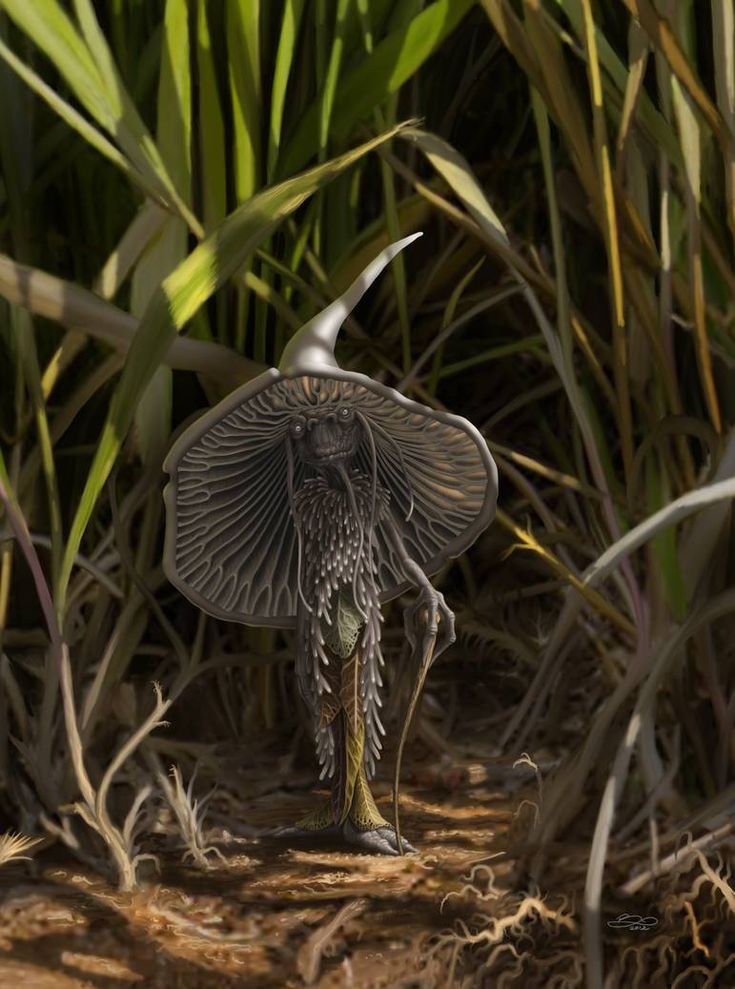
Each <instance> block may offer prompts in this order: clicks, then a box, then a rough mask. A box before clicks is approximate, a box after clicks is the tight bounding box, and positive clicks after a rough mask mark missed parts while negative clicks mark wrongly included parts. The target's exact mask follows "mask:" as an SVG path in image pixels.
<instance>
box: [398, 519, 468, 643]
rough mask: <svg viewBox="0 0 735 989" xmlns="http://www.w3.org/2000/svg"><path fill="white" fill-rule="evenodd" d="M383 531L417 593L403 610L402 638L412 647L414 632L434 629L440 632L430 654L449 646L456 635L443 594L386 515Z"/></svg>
mask: <svg viewBox="0 0 735 989" xmlns="http://www.w3.org/2000/svg"><path fill="white" fill-rule="evenodd" d="M383 528H384V531H385V532H386V533H387V534H388V537H389V539H390V542H391V545H392V546H393V548H394V549H395V551H396V553H397V554H398V558H399V559H400V561H401V564H402V565H403V570H404V572H405V574H406V576H407V577H408V578H409V580H411V581H412V582H413V583H414V584H415V585H416V587H418V589H419V597H418V599H417V600H416V603H415V604H414V605H412V606H411V607H410V608H407V609H406V611H405V612H404V616H403V620H404V625H405V629H406V638H407V639H408V641H409V643H410V644H411V646H412V648H414V647H415V646H416V638H417V632H418V631H419V629H421V632H422V633H423V635H424V636H428V635H431V636H434V635H437V632H440V633H441V634H440V635H439V637H438V638H437V641H436V646H435V647H434V657H435V658H436V656H438V655H439V653H441V652H444V650H445V649H446V648H447V647H448V646H450V645H451V644H452V643H453V642H454V640H455V638H456V635H455V633H454V612H453V611H451V609H450V608H449V606H448V605H447V603H446V601H445V600H444V595H443V594H441V593H440V592H439V591H437V590H436V589H435V588H434V587H433V586H432V584H431V581H430V580H429V578H428V577H427V576H426V574H425V573H424V571H423V570H422V569H421V567H420V566H419V565H418V563H417V562H416V561H415V560H412V559H411V557H410V556H409V554H408V550H407V549H406V545H405V543H404V542H403V538H402V536H401V534H400V532H399V531H398V528H397V526H396V524H395V522H394V521H393V519H392V518H390V517H389V518H387V519H386V520H385V522H384V525H383ZM424 612H425V617H424V621H421V619H422V617H423V614H422V613H424Z"/></svg>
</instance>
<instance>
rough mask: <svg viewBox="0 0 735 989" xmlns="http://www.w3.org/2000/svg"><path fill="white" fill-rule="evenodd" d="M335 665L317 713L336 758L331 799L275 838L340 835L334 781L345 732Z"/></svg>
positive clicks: (321, 727)
mask: <svg viewBox="0 0 735 989" xmlns="http://www.w3.org/2000/svg"><path fill="white" fill-rule="evenodd" d="M335 666H336V664H333V665H332V667H331V668H328V670H327V672H326V675H327V679H328V680H330V681H331V683H330V685H331V687H332V690H331V691H330V692H329V693H325V695H324V696H323V697H322V701H321V706H320V711H319V726H320V730H321V731H324V732H331V734H332V738H333V741H334V750H335V753H336V756H337V766H338V771H337V772H336V773H335V778H334V779H333V780H332V796H331V797H326V798H325V799H323V800H322V801H321V802H320V803H319V804H318V805H317V806H316V807H315V808H314V810H312V811H310V812H309V813H308V814H307V815H306V816H305V817H302V818H300V820H298V821H296V823H295V824H293V825H291V826H288V827H285V828H278V829H277V832H276V833H277V834H278V835H279V836H281V837H291V836H293V837H300V838H304V837H308V836H309V835H311V834H316V833H319V834H323V835H329V834H337V833H338V832H339V826H338V821H339V814H338V813H336V810H335V807H336V799H335V798H336V794H335V780H336V779H337V778H338V777H340V775H341V774H340V773H339V764H340V760H341V758H342V756H341V752H342V750H343V749H344V741H343V739H344V731H343V728H342V708H341V702H340V699H339V691H340V684H341V679H340V674H339V669H338V668H336V669H335Z"/></svg>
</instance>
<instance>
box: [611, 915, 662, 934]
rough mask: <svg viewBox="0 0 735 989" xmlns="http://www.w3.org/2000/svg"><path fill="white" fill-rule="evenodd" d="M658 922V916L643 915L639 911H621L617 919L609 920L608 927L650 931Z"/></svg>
mask: <svg viewBox="0 0 735 989" xmlns="http://www.w3.org/2000/svg"><path fill="white" fill-rule="evenodd" d="M657 924H658V918H657V917H641V916H640V914H637V913H621V914H619V915H618V916H617V917H616V918H615V920H608V922H607V926H608V927H615V928H617V929H620V928H625V929H627V930H629V931H650V930H651V928H652V927H655V926H656V925H657Z"/></svg>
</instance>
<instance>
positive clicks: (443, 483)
mask: <svg viewBox="0 0 735 989" xmlns="http://www.w3.org/2000/svg"><path fill="white" fill-rule="evenodd" d="M339 404H349V405H350V406H351V407H352V408H355V409H356V410H359V411H360V412H361V413H362V415H363V416H364V417H365V420H366V421H367V423H368V424H369V425H370V427H371V432H372V435H373V438H374V442H375V448H376V465H377V474H378V480H379V482H380V483H381V484H382V485H383V486H384V487H385V488H387V489H388V491H389V492H390V514H391V517H392V519H393V522H394V523H395V525H396V526H397V528H398V530H399V532H400V533H401V535H402V537H403V541H404V544H405V547H406V550H407V551H408V553H409V555H410V556H411V557H412V559H414V560H415V561H416V562H417V563H418V564H419V565H420V566H421V567H422V568H423V570H424V571H425V573H426V574H427V575H431V574H433V573H436V571H437V570H439V569H440V568H441V567H442V565H443V564H444V563H445V562H446V561H447V560H448V559H451V558H453V557H456V556H459V554H460V553H462V552H463V551H464V550H465V549H467V547H468V546H470V545H471V544H472V543H473V542H474V541H475V539H476V538H477V536H478V535H479V534H480V533H481V532H482V531H483V529H485V528H486V526H487V525H488V524H489V523H490V522H491V521H492V518H493V516H494V514H495V504H496V500H497V490H498V486H497V469H496V467H495V463H494V461H493V459H492V457H491V456H490V452H489V450H488V448H487V444H486V443H485V440H484V439H483V437H482V436H481V435H480V433H479V432H478V431H477V430H476V429H475V427H474V426H473V425H472V424H471V423H470V422H468V420H467V419H463V418H462V417H461V416H455V415H451V414H449V413H447V412H438V411H436V410H435V409H431V408H429V407H428V406H425V405H420V404H419V403H418V402H414V401H411V400H410V399H408V398H406V397H405V396H403V395H401V394H400V393H399V392H397V391H395V390H394V389H393V388H389V387H388V386H386V385H383V384H380V383H379V382H376V381H373V380H372V379H371V378H369V377H367V376H366V375H363V374H356V373H354V372H350V371H345V370H343V369H341V368H330V369H329V372H328V374H327V373H325V371H324V370H323V369H318V368H312V369H310V370H309V371H308V372H307V373H305V374H302V375H299V376H294V377H288V376H286V375H283V374H282V373H281V372H279V371H277V370H275V369H271V370H269V371H266V372H265V373H264V374H261V375H259V376H258V377H257V378H255V379H254V380H253V381H251V382H248V384H246V385H244V386H243V387H241V388H238V389H237V390H236V391H235V392H233V393H232V394H231V395H229V396H228V397H227V398H226V399H225V400H224V401H222V402H220V403H219V405H217V406H215V408H213V409H211V410H210V411H209V412H207V413H206V414H205V415H203V416H202V417H201V418H200V419H198V420H197V421H196V422H195V423H194V424H193V425H192V426H191V427H190V428H189V429H188V430H187V431H186V432H185V433H184V434H183V435H182V436H181V437H180V438H179V439H178V441H177V442H176V443H175V444H174V446H173V448H172V449H171V452H170V453H169V455H168V457H167V459H166V463H165V464H164V467H165V469H166V470H167V471H168V472H169V474H170V475H171V480H170V482H169V484H168V485H167V487H166V491H165V495H164V497H165V501H166V508H167V522H168V524H167V528H166V543H165V550H164V569H165V571H166V573H167V575H168V577H169V579H170V580H171V582H172V583H173V584H175V585H176V586H177V587H178V588H179V589H180V590H181V591H182V593H183V594H185V595H186V596H187V597H188V598H189V599H190V600H191V601H193V602H194V603H195V604H197V605H198V606H199V607H200V608H202V609H203V610H204V611H207V612H208V613H209V614H211V615H214V616H215V617H217V618H225V619H228V620H229V621H236V622H243V623H244V624H247V625H265V626H270V627H274V628H291V627H293V626H294V625H295V621H296V607H297V599H298V591H297V571H296V568H297V565H298V546H297V536H296V530H295V526H294V523H293V518H292V515H291V510H290V503H289V494H288V490H289V489H288V457H287V448H286V447H287V442H288V441H287V436H288V428H289V421H290V418H291V416H292V415H294V414H296V413H300V412H301V413H303V412H304V411H308V410H311V411H314V410H315V409H318V408H325V409H326V408H329V407H330V406H332V407H334V406H337V405H339ZM397 449H400V451H401V455H400V456H399V454H398V453H397ZM356 463H357V466H358V467H359V468H360V469H361V470H362V471H363V472H364V473H365V474H366V475H367V476H368V477H370V476H371V471H372V462H371V452H370V448H369V445H368V442H367V440H366V438H363V441H362V443H361V445H360V447H359V449H358V452H357V457H356ZM303 471H304V468H303V465H302V464H301V463H300V461H299V460H298V458H295V459H294V478H293V481H294V486H295V487H296V488H298V486H299V484H300V482H301V479H302V477H303ZM412 495H413V511H412V512H410V510H411V501H412ZM409 512H410V517H409V518H408V519H407V516H408V515H409ZM376 528H377V531H376V542H377V546H376V553H375V558H376V563H377V566H378V574H377V581H378V586H379V588H381V601H389V600H390V599H391V598H394V597H396V596H397V595H399V594H402V593H403V592H404V591H406V590H407V589H408V587H409V582H408V581H407V580H406V578H405V575H404V573H403V568H402V565H401V563H400V560H399V559H398V557H397V555H396V552H395V550H394V548H393V546H392V543H391V542H390V540H389V539H388V538H387V534H386V532H385V531H384V528H383V525H382V524H381V523H378V524H377V527H376Z"/></svg>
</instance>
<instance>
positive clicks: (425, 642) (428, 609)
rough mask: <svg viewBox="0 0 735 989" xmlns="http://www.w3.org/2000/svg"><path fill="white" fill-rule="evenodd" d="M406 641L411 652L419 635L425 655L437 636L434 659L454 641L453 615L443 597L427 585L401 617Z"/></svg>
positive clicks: (414, 649)
mask: <svg viewBox="0 0 735 989" xmlns="http://www.w3.org/2000/svg"><path fill="white" fill-rule="evenodd" d="M403 625H404V631H405V635H406V639H407V640H408V643H409V645H410V647H411V650H412V651H414V652H415V651H416V643H417V640H418V636H419V633H421V641H422V651H423V653H424V654H425V653H426V649H427V647H428V646H429V645H430V643H431V640H432V638H434V637H435V636H437V634H439V638H438V639H437V641H436V644H435V646H434V658H436V657H437V656H439V655H440V654H441V653H443V652H444V650H445V649H447V648H448V647H449V646H450V645H451V644H452V643H453V642H454V641H455V639H456V634H455V631H454V613H453V612H452V611H451V610H450V609H449V607H448V605H447V603H446V601H445V600H444V595H443V594H441V593H440V592H439V591H436V590H434V588H433V587H432V586H431V585H430V584H429V585H427V586H425V587H423V588H422V590H421V593H420V594H419V597H418V599H417V600H416V602H415V603H414V604H413V605H411V606H410V607H409V608H407V609H406V611H405V613H404V617H403Z"/></svg>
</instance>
